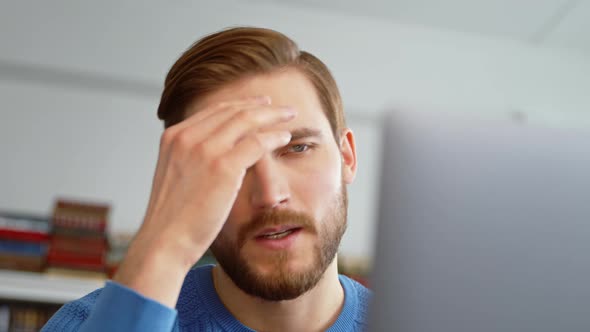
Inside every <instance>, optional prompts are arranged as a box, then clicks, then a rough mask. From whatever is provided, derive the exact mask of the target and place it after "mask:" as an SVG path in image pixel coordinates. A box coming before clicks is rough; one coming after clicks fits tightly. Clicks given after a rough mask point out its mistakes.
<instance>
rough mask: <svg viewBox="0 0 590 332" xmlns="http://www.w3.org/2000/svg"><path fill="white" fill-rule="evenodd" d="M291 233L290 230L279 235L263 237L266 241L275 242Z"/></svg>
mask: <svg viewBox="0 0 590 332" xmlns="http://www.w3.org/2000/svg"><path fill="white" fill-rule="evenodd" d="M292 232H293V231H292V230H288V231H284V232H280V233H274V234H268V235H264V237H265V238H267V239H271V240H276V239H281V238H284V237H285V236H287V235H289V234H291V233H292Z"/></svg>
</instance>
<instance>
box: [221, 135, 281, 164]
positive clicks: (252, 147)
mask: <svg viewBox="0 0 590 332" xmlns="http://www.w3.org/2000/svg"><path fill="white" fill-rule="evenodd" d="M290 141H291V133H290V132H288V131H285V130H278V131H276V130H275V131H266V132H259V133H255V134H252V135H249V136H247V137H245V138H244V139H242V140H241V141H240V142H239V143H238V144H236V146H235V147H234V148H233V149H232V150H231V153H228V154H227V157H226V158H227V162H228V163H229V165H235V166H236V167H239V168H240V169H242V170H246V169H248V168H249V167H252V166H253V165H254V164H256V162H257V161H258V160H260V158H262V156H264V154H265V153H267V152H272V151H274V150H276V149H278V148H281V147H283V146H285V145H287V144H289V142H290Z"/></svg>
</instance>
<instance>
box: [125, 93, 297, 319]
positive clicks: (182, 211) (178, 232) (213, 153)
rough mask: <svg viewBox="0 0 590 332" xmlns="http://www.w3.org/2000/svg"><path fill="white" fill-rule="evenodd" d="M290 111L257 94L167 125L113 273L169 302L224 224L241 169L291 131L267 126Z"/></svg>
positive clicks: (291, 113)
mask: <svg viewBox="0 0 590 332" xmlns="http://www.w3.org/2000/svg"><path fill="white" fill-rule="evenodd" d="M294 116H295V112H294V111H293V110H292V109H289V108H285V107H273V106H271V105H270V99H269V98H265V97H257V98H249V99H243V100H237V101H231V102H224V103H221V104H219V105H216V106H213V107H207V108H205V109H201V110H197V111H196V112H195V114H194V115H193V116H191V117H189V118H188V119H186V120H185V121H182V122H180V123H179V124H177V125H174V126H172V127H170V128H168V129H166V130H165V131H164V133H163V135H162V138H161V142H160V153H159V157H158V164H157V167H156V172H155V175H154V180H153V185H152V192H151V195H150V200H149V204H148V208H147V212H146V216H145V220H144V222H143V224H142V226H141V228H140V230H139V232H138V233H137V235H136V237H135V239H134V240H133V242H132V243H131V245H130V247H129V250H128V253H127V257H126V258H125V260H124V261H123V263H122V264H121V266H120V268H119V271H118V272H117V274H116V275H115V277H114V281H117V282H119V283H121V284H123V285H126V286H127V287H130V288H132V289H134V290H136V291H137V292H139V293H141V294H143V295H145V296H147V297H150V298H152V299H154V300H156V301H159V302H161V303H163V304H165V305H168V306H170V307H174V306H175V305H176V301H177V299H178V295H179V293H180V288H181V286H182V282H183V280H184V277H185V275H186V273H187V272H188V270H189V269H190V268H191V266H192V265H194V263H196V261H197V260H198V259H200V258H201V257H202V255H203V254H204V253H205V251H206V250H207V248H209V246H210V245H211V243H212V242H213V240H214V239H215V238H216V236H217V234H218V233H219V232H220V230H221V228H222V227H223V224H224V222H225V220H226V219H227V217H228V215H229V213H230V210H231V208H232V206H233V204H234V201H235V199H236V197H237V194H238V191H239V189H240V187H241V185H242V181H243V178H244V175H245V174H246V170H247V169H248V168H249V167H250V166H252V165H254V164H255V163H256V162H257V161H258V160H259V159H260V158H261V157H262V156H263V155H264V154H266V153H268V152H270V151H273V150H275V149H277V148H279V147H281V146H284V145H286V144H287V143H288V142H289V140H290V139H291V135H290V133H289V132H287V131H280V130H277V129H276V128H275V129H273V126H276V125H277V124H280V123H284V122H287V121H289V120H291V119H292V118H293V117H294Z"/></svg>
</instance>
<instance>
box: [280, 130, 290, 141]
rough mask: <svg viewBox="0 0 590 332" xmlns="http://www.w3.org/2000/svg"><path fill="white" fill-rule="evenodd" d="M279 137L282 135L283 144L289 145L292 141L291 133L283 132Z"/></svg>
mask: <svg viewBox="0 0 590 332" xmlns="http://www.w3.org/2000/svg"><path fill="white" fill-rule="evenodd" d="M279 135H280V139H281V142H284V144H287V143H289V142H290V141H291V133H290V132H288V131H282V132H281V133H280V134H279Z"/></svg>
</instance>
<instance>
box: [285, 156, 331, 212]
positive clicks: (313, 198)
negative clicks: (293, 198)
mask: <svg viewBox="0 0 590 332" xmlns="http://www.w3.org/2000/svg"><path fill="white" fill-rule="evenodd" d="M341 178H342V167H341V165H340V161H339V160H336V158H333V157H332V158H328V157H326V158H323V160H319V161H318V162H317V163H309V164H308V165H307V166H306V167H305V169H304V170H303V171H301V172H299V173H298V175H297V176H294V177H293V178H292V180H291V186H292V187H291V189H292V193H296V195H297V196H298V197H299V199H301V200H302V201H303V202H305V204H306V205H307V206H308V207H312V206H313V207H317V209H321V208H322V207H328V205H329V204H328V203H327V202H328V201H329V200H330V199H332V198H333V197H334V195H337V194H339V193H340V190H341V186H342V179H341Z"/></svg>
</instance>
